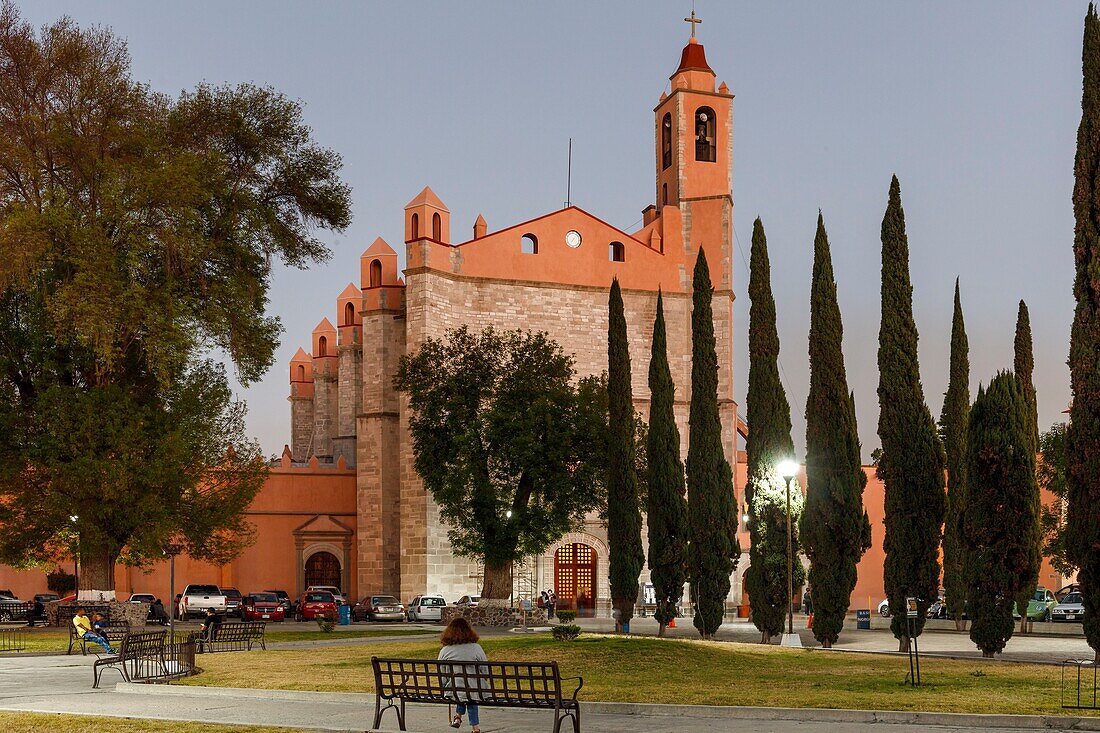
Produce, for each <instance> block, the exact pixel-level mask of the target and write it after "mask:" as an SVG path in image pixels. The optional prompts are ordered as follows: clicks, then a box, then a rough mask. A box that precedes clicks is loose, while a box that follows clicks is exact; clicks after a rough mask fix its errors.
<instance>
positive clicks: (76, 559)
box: [69, 514, 80, 601]
mask: <svg viewBox="0 0 1100 733" xmlns="http://www.w3.org/2000/svg"><path fill="white" fill-rule="evenodd" d="M79 519H80V517H79V516H77V515H76V514H70V515H69V521H70V522H72V523H73V526H74V527H75V526H76V523H77V521H79ZM73 531H74V532H76V552H74V553H73V586H74V588H73V599H74V600H76V601H79V600H80V531H79V530H77V529H74V530H73Z"/></svg>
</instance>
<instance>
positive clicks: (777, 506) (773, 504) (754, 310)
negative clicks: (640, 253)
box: [745, 217, 816, 644]
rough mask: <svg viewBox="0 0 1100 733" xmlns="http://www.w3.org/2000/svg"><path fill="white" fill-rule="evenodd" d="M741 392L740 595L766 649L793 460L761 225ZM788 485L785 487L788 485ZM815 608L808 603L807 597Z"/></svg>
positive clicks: (778, 620)
mask: <svg viewBox="0 0 1100 733" xmlns="http://www.w3.org/2000/svg"><path fill="white" fill-rule="evenodd" d="M749 299H750V301H751V304H750V306H749V391H748V396H747V397H746V399H745V406H746V409H747V411H748V413H747V415H748V421H749V426H750V429H749V437H748V438H747V439H746V440H745V449H746V452H747V453H748V464H749V465H748V483H747V484H746V485H745V503H746V504H747V505H748V515H749V521H748V526H749V537H750V539H751V542H752V544H751V546H750V547H749V568H748V570H746V571H745V589H746V590H747V591H748V594H749V603H750V605H751V606H752V621H753V623H754V624H755V625H756V628H758V629H759V630H760V635H761V638H760V641H761V642H762V643H765V644H767V643H768V642H769V641H771V637H772V636H775V635H776V634H780V633H782V631H783V625H784V623H785V620H786V614H787V604H788V603H789V602H790V599H789V598H788V596H787V593H788V588H787V497H786V492H787V486H786V482H785V481H784V480H783V478H782V477H781V476H780V475H779V473H778V471H777V470H776V466H777V465H778V464H779V462H780V461H781V460H783V459H785V458H792V457H793V456H794V441H793V440H791V408H790V405H789V404H788V403H787V395H786V392H784V390H783V384H782V382H780V380H779V333H778V332H777V330H776V325H775V298H774V297H773V296H772V285H771V265H770V264H769V262H768V242H767V238H766V237H765V235H764V224H763V223H762V222H761V221H760V219H759V217H758V218H757V219H756V221H755V222H753V229H752V254H751V257H750V263H749ZM792 483H793V482H792ZM802 504H803V501H802V492H801V491H799V490H797V486H795V485H792V487H791V528H792V531H793V530H795V529H796V528H797V527H798V521H799V518H800V517H801V514H802ZM791 540H792V552H793V553H794V557H795V558H797V557H798V553H799V544H798V533H797V531H794V536H793V537H792V538H791ZM804 579H805V571H804V570H803V568H802V563H800V562H795V563H794V565H793V582H794V586H795V587H796V588H797V587H800V586H801V585H802V583H803V581H804ZM815 601H816V597H815Z"/></svg>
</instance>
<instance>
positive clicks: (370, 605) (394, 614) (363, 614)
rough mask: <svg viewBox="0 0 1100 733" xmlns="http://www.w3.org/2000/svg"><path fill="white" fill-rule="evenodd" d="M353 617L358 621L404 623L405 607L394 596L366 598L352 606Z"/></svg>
mask: <svg viewBox="0 0 1100 733" xmlns="http://www.w3.org/2000/svg"><path fill="white" fill-rule="evenodd" d="M351 617H352V619H354V620H356V621H404V620H405V607H404V606H402V605H401V601H399V600H397V599H396V598H395V597H393V596H383V595H377V596H364V597H363V598H362V599H361V600H360V601H359V602H358V603H356V604H355V605H354V606H352V609H351Z"/></svg>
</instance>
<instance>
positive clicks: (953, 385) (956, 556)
mask: <svg viewBox="0 0 1100 733" xmlns="http://www.w3.org/2000/svg"><path fill="white" fill-rule="evenodd" d="M950 362H951V368H950V377H949V379H948V382H947V392H946V393H945V394H944V396H943V411H942V412H941V413H940V439H941V440H942V441H943V447H944V452H945V454H946V457H947V515H946V517H945V518H944V522H943V590H944V598H945V599H946V601H947V612H948V613H949V614H950V615H951V617H952V618H953V619H955V627H956V628H957V629H958V630H959V631H962V629H963V624H964V622H963V612H964V611H965V610H966V577H965V576H964V572H965V568H966V558H965V556H964V553H963V547H964V545H963V537H962V531H963V530H962V518H963V516H964V515H965V514H966V425H967V421H968V420H969V417H970V346H969V343H968V342H967V338H966V324H965V323H964V322H963V312H962V300H961V299H960V297H959V279H958V278H955V313H954V315H953V316H952V319H951V356H950Z"/></svg>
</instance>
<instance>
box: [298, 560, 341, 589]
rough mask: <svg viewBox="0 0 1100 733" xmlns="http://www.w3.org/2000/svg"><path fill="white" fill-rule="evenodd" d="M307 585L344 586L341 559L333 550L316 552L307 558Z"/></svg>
mask: <svg viewBox="0 0 1100 733" xmlns="http://www.w3.org/2000/svg"><path fill="white" fill-rule="evenodd" d="M305 571H306V572H305V580H306V587H309V586H311V585H334V586H336V587H337V588H343V586H344V582H343V574H342V573H341V572H340V561H339V560H338V559H337V558H336V556H335V555H333V554H332V553H331V552H315V553H313V554H312V555H310V556H309V559H308V560H306V567H305Z"/></svg>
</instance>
